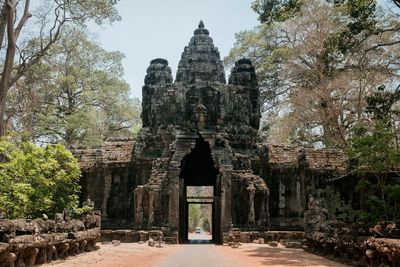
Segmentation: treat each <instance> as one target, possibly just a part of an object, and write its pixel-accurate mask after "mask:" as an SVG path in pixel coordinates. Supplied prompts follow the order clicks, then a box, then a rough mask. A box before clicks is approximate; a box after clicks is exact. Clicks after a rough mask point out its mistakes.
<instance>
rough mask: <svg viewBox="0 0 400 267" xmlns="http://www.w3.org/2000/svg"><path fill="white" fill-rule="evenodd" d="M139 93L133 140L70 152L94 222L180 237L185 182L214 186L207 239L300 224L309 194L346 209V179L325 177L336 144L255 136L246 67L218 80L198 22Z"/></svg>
mask: <svg viewBox="0 0 400 267" xmlns="http://www.w3.org/2000/svg"><path fill="white" fill-rule="evenodd" d="M142 93H143V102H142V109H143V110H142V121H143V128H142V129H141V130H140V132H139V134H138V137H137V138H136V139H135V140H114V141H112V140H110V141H109V142H106V143H105V144H104V145H103V146H102V147H101V148H99V149H75V150H74V151H73V152H74V154H75V156H76V157H77V158H78V159H79V161H80V164H81V168H82V171H83V177H82V191H83V192H82V200H84V199H86V198H87V197H90V198H91V199H92V200H94V202H95V208H96V209H100V210H101V211H102V221H103V224H102V227H103V228H106V229H107V228H109V229H118V228H119V229H137V230H143V229H147V230H151V229H154V230H162V231H163V232H164V234H165V235H166V236H168V237H171V238H172V239H174V238H175V240H177V241H179V242H185V241H186V240H187V228H188V225H187V216H188V215H187V213H188V212H187V206H188V203H187V202H188V201H187V195H186V188H187V186H194V185H195V186H199V185H202V186H203V185H204V186H213V188H214V190H213V192H214V196H213V204H212V205H213V222H212V223H213V239H214V242H216V243H221V242H222V241H223V234H224V233H227V232H228V231H230V230H231V229H232V228H240V229H241V230H242V231H258V232H263V231H266V230H267V229H269V228H270V227H271V228H272V229H279V230H302V229H303V227H304V226H303V214H304V210H305V209H306V208H307V203H308V198H309V195H314V197H318V199H321V202H322V203H323V204H325V206H326V208H327V209H328V212H329V213H330V214H334V215H335V216H336V217H341V216H342V217H343V218H344V217H345V216H348V214H351V213H350V212H349V211H350V210H351V209H352V206H353V192H352V190H351V188H352V185H351V184H350V183H351V180H346V182H344V183H343V182H341V181H340V182H329V180H330V179H331V178H332V177H335V176H337V175H339V174H342V173H344V172H345V169H346V168H345V166H346V165H345V158H344V155H343V153H342V152H340V151H337V150H315V149H307V148H302V147H293V146H289V147H288V146H281V145H270V144H265V143H262V142H260V140H259V139H258V138H259V137H258V135H257V132H258V128H259V122H260V103H259V94H260V92H259V88H258V84H257V79H256V74H255V70H254V66H253V65H252V63H251V62H250V61H249V60H247V59H242V60H239V61H238V62H236V64H235V66H234V68H233V69H232V71H231V74H230V76H229V81H228V83H226V80H225V73H224V69H223V66H222V62H221V60H220V55H219V52H218V49H217V48H216V47H215V46H214V44H213V40H212V38H211V37H210V36H209V31H208V30H207V29H205V28H204V24H203V23H202V22H200V24H199V26H198V28H197V29H196V30H195V31H194V36H193V37H192V38H191V40H190V42H189V45H188V46H186V47H185V49H184V51H183V53H182V58H181V60H180V62H179V66H178V71H177V75H176V79H175V81H174V82H173V77H172V74H171V68H170V67H169V66H168V62H167V60H165V59H154V60H152V61H151V63H150V66H149V67H148V69H147V75H146V77H145V85H144V86H143V89H142ZM267 185H268V187H267ZM326 200H329V201H326Z"/></svg>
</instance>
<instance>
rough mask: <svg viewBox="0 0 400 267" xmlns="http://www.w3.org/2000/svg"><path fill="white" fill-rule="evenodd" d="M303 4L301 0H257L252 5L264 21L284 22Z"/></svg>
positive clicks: (268, 22)
mask: <svg viewBox="0 0 400 267" xmlns="http://www.w3.org/2000/svg"><path fill="white" fill-rule="evenodd" d="M301 5H302V1H301V0H255V1H254V2H253V3H252V5H251V7H252V8H253V10H254V11H255V12H256V13H257V14H259V15H260V16H259V20H260V21H261V22H263V23H267V24H270V23H272V22H276V21H278V22H282V21H285V20H287V19H289V18H290V17H291V16H293V15H294V14H296V13H297V12H298V11H299V9H300V7H301Z"/></svg>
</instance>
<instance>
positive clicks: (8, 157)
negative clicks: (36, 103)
mask: <svg viewBox="0 0 400 267" xmlns="http://www.w3.org/2000/svg"><path fill="white" fill-rule="evenodd" d="M0 155H1V158H2V161H1V162H0V211H4V212H5V213H6V214H7V215H8V216H9V217H10V218H21V217H27V216H31V217H37V216H41V214H43V213H45V214H47V215H49V216H53V215H54V214H55V213H56V212H60V211H62V210H63V209H64V208H68V209H74V208H76V207H77V206H78V193H79V191H80V186H79V184H78V182H79V177H80V169H79V165H78V163H77V161H76V159H75V158H74V157H73V156H72V154H71V153H70V152H69V151H68V150H67V149H66V148H65V147H64V146H62V145H54V146H50V145H48V146H46V147H43V148H42V147H38V146H36V145H34V144H33V143H31V142H26V141H20V140H15V138H11V137H4V138H3V139H1V140H0Z"/></svg>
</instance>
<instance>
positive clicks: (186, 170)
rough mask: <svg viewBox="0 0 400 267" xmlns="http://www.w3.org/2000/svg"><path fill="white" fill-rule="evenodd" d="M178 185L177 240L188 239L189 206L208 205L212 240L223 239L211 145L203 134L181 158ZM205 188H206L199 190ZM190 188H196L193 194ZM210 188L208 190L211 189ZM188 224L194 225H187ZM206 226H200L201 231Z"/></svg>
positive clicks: (218, 187)
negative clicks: (180, 193) (179, 188)
mask: <svg viewBox="0 0 400 267" xmlns="http://www.w3.org/2000/svg"><path fill="white" fill-rule="evenodd" d="M179 177H180V186H181V187H183V188H182V190H180V192H183V193H182V195H181V196H180V204H179V206H180V210H179V240H180V242H188V241H189V230H193V229H189V228H190V227H189V216H190V215H191V212H190V211H191V208H193V207H197V206H199V205H200V206H201V207H203V209H206V210H207V208H209V209H211V216H210V217H211V218H207V219H208V220H211V222H209V223H210V226H211V227H210V229H212V230H211V232H212V239H211V240H212V241H213V242H214V243H222V240H221V239H222V238H221V216H220V210H221V204H220V203H221V202H220V196H221V190H220V185H219V179H218V169H217V168H215V166H214V160H213V158H212V156H211V149H210V146H209V144H208V142H206V141H205V140H204V139H203V138H201V137H200V138H198V139H197V140H196V145H195V147H194V149H193V150H192V151H191V152H190V153H189V154H187V155H186V156H185V157H184V158H183V159H182V161H181V172H180V175H179ZM202 189H205V190H202ZM193 192H198V193H197V194H194V193H193ZM210 192H211V193H210ZM190 226H191V228H193V227H194V226H192V225H190ZM204 230H205V229H201V231H204Z"/></svg>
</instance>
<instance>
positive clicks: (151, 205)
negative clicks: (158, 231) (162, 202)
mask: <svg viewBox="0 0 400 267" xmlns="http://www.w3.org/2000/svg"><path fill="white" fill-rule="evenodd" d="M148 215H149V217H148V218H149V219H148V221H147V226H148V227H150V226H152V225H153V224H154V188H150V190H149V214H148Z"/></svg>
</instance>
